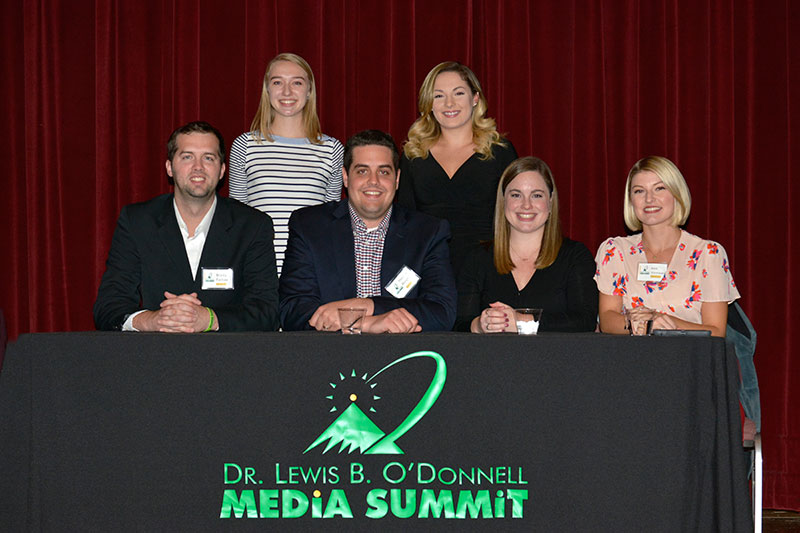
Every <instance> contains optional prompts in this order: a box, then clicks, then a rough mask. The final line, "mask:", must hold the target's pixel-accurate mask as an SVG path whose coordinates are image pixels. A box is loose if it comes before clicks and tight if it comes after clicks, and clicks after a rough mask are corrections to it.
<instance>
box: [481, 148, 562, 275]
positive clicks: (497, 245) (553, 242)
mask: <svg viewBox="0 0 800 533" xmlns="http://www.w3.org/2000/svg"><path fill="white" fill-rule="evenodd" d="M523 172H538V173H539V174H541V176H542V178H544V183H545V185H546V186H547V189H548V190H549V191H550V216H548V217H547V221H546V222H545V223H544V236H543V237H542V246H541V247H540V248H539V257H537V258H536V268H547V267H549V266H550V265H552V264H553V263H554V262H555V260H556V257H558V251H559V250H560V249H561V243H562V242H563V241H564V235H563V234H562V233H561V219H560V218H559V216H558V189H556V182H555V181H554V180H553V173H552V172H551V171H550V167H548V166H547V163H545V162H544V161H542V160H541V159H539V158H538V157H530V156H529V157H520V158H519V159H516V160H514V161H512V162H511V164H510V165H508V167H507V168H506V170H505V172H503V175H502V176H500V183H499V184H498V185H497V200H496V201H495V207H494V267H495V269H497V272H498V273H499V274H509V273H510V272H511V271H512V270H514V267H515V265H514V262H513V261H512V260H511V245H510V236H511V229H510V228H511V224H510V223H509V222H508V219H506V189H507V188H508V184H509V183H511V182H512V181H513V180H514V178H516V177H517V176H519V175H520V174H522V173H523Z"/></svg>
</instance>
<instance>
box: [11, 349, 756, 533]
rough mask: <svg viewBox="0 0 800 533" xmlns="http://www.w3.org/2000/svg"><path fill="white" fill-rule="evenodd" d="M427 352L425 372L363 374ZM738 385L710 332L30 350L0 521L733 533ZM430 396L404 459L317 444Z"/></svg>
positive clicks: (741, 509) (742, 486)
mask: <svg viewBox="0 0 800 533" xmlns="http://www.w3.org/2000/svg"><path fill="white" fill-rule="evenodd" d="M420 350H423V351H432V352H435V353H438V354H440V355H441V357H442V360H441V361H440V362H439V363H440V364H439V366H438V367H437V358H436V357H435V356H421V357H413V358H408V359H405V360H401V361H399V362H396V363H395V364H394V365H391V366H389V367H388V368H386V369H385V370H384V371H383V372H381V373H380V374H379V375H378V376H377V377H374V378H373V376H374V375H375V374H376V373H377V372H378V371H380V370H381V369H384V367H387V365H390V363H392V362H394V361H397V360H398V359H399V358H401V357H402V356H404V355H407V354H410V353H413V352H417V351H420ZM442 361H443V363H444V365H442ZM445 367H446V368H445ZM444 371H446V378H444V374H443V372H444ZM737 382H738V374H737V367H736V359H735V357H734V355H733V352H732V350H730V351H728V349H727V348H726V345H725V343H724V341H722V340H720V339H712V338H678V337H674V338H658V337H641V338H633V337H631V338H629V337H615V336H606V335H599V334H582V335H556V334H550V335H539V336H536V337H526V336H516V335H503V336H489V335H483V336H479V335H470V334H420V335H399V336H392V335H384V336H367V335H363V336H344V335H339V334H322V333H274V334H205V335H162V334H144V333H140V334H135V333H61V334H35V335H24V336H22V337H20V338H19V340H18V341H17V342H16V343H13V344H12V345H10V346H9V351H8V354H7V356H6V361H5V365H4V368H3V372H2V374H0V473H1V474H0V489H2V491H1V492H0V494H2V495H3V496H2V497H0V524H5V525H4V526H3V527H2V529H4V530H29V529H36V530H39V529H43V530H47V531H61V530H64V531H66V530H71V531H78V530H94V531H112V530H113V531H119V530H140V531H198V530H236V531H239V530H263V529H268V528H276V529H280V530H286V529H325V530H330V529H339V530H359V529H365V530H385V529H397V530H405V531H411V530H438V529H448V530H464V529H486V530H491V531H498V530H510V529H514V530H521V531H532V530H537V531H665V532H674V531H726V532H727V531H740V530H745V531H747V530H751V529H752V523H751V518H750V511H749V498H748V493H747V482H746V479H745V476H746V465H745V460H746V456H745V454H744V452H743V451H742V446H741V430H740V424H739V408H738V400H737V393H736V387H737ZM432 383H439V384H442V383H443V384H444V387H443V389H442V390H441V394H440V395H439V396H438V399H435V402H434V403H433V404H432V405H430V399H431V398H430V397H427V399H426V400H425V401H427V404H426V405H427V407H428V410H427V411H425V409H423V408H421V410H422V415H423V416H422V417H421V418H419V420H418V421H417V422H416V424H415V425H413V427H411V428H410V429H408V430H407V432H406V433H405V434H403V435H402V436H400V437H399V438H397V439H396V440H395V441H394V444H395V446H396V450H395V451H396V452H400V453H395V454H370V453H363V452H364V451H365V450H366V449H368V445H367V444H370V443H367V444H364V446H362V448H355V449H353V450H351V452H350V453H347V452H348V449H349V448H347V447H345V449H344V451H342V452H341V453H340V448H341V447H342V445H340V444H339V443H337V444H336V446H334V447H332V448H331V449H330V450H329V451H327V452H326V453H323V450H324V449H325V448H326V445H327V444H328V442H329V441H327V440H325V442H322V443H320V444H319V445H317V446H315V447H310V445H312V443H314V442H315V439H317V438H318V437H323V438H324V437H325V436H326V435H330V434H331V432H333V434H334V436H335V437H336V436H337V435H338V436H339V437H342V438H345V443H344V445H345V446H346V445H348V444H350V443H354V442H357V439H358V438H359V436H361V437H363V436H364V435H363V433H358V432H356V433H357V434H354V433H353V432H352V429H353V428H354V427H356V426H357V427H359V428H361V429H364V428H366V427H368V426H369V427H372V428H373V429H374V430H375V431H379V432H380V433H379V434H382V433H390V432H391V431H392V429H393V428H395V427H397V426H398V425H399V424H400V423H401V421H402V420H403V419H404V418H406V417H407V415H408V414H409V413H410V412H411V411H412V409H413V408H414V406H415V405H416V404H417V402H419V401H420V399H421V398H423V396H424V394H425V392H426V390H428V388H429V387H431V388H433V389H435V388H436V387H435V385H431V384H432ZM373 385H374V386H373ZM435 392H436V391H432V394H433V396H435ZM351 394H354V395H355V396H351ZM353 404H354V405H357V406H358V409H357V410H355V411H354V410H353V409H348V407H349V406H351V405H353ZM345 411H347V413H345ZM365 419H366V420H365ZM334 421H338V425H337V424H333V422H334ZM371 424H374V426H371ZM326 429H327V430H328V433H327V434H325V433H324V432H325V431H326ZM348 430H350V432H349V433H348ZM376 438H377V437H376ZM334 440H336V438H334ZM373 440H374V439H373ZM376 446H377V445H376ZM309 448H310V449H309ZM376 449H377V448H376ZM304 452H305V453H304ZM234 465H235V466H234ZM310 473H311V474H314V475H316V476H318V477H317V478H316V480H312V479H310V478H309V475H310ZM481 473H482V474H483V475H482V476H481ZM304 477H305V479H304ZM367 480H369V481H367ZM393 489H399V490H395V491H394V493H393V492H392V490H393ZM315 490H319V491H320V495H319V497H318V498H314V491H315ZM384 490H385V491H386V492H383V491H384ZM284 491H288V492H284ZM291 491H295V492H291ZM426 491H427V492H426ZM251 496H252V498H253V500H252V501H250V500H249V498H250V497H251ZM393 497H394V498H395V500H396V501H394V502H393V501H392V498H393ZM262 498H263V499H262ZM450 498H452V502H453V503H452V505H451V506H450V505H449V503H448V501H449V499H450ZM303 500H305V502H306V503H307V504H308V509H307V510H306V511H305V512H302V513H301V512H300V511H302V510H303V505H304V503H303ZM343 500H344V501H343ZM253 502H254V503H255V505H252V504H253ZM284 505H288V506H289V507H290V508H287V509H284V507H283V506H284ZM437 506H438V507H437ZM298 507H300V509H299V510H298V509H297V508H298ZM423 508H424V511H423ZM292 509H294V511H292ZM248 512H249V513H250V514H251V516H252V515H255V516H259V514H261V515H264V516H270V515H288V514H291V513H292V512H294V513H295V514H302V517H301V518H287V517H286V516H283V517H278V518H247V516H248ZM326 512H327V514H329V515H330V517H329V518H323V517H322V516H325V514H326ZM237 513H238V514H240V515H242V517H241V518H236V515H237ZM348 513H349V514H352V518H349V517H348ZM404 514H408V515H410V518H397V516H402V515H404ZM437 514H438V515H439V517H438V518H436V517H435V516H436V515H437ZM514 514H517V515H521V517H518V518H515V517H513V515H514ZM226 515H230V518H227V517H226V518H221V516H223V517H224V516H226ZM317 515H319V516H320V518H316V517H315V516H317ZM365 515H369V516H378V517H379V518H368V517H367V516H365ZM420 515H422V516H427V517H426V518H421V517H420ZM448 516H452V518H447V517H448ZM473 516H474V517H473Z"/></svg>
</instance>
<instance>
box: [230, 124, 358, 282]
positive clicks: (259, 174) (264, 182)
mask: <svg viewBox="0 0 800 533" xmlns="http://www.w3.org/2000/svg"><path fill="white" fill-rule="evenodd" d="M272 138H273V139H274V140H273V142H269V141H266V140H262V142H261V144H259V143H257V142H256V141H255V140H253V135H252V133H243V134H242V135H240V136H239V137H237V138H236V140H235V141H233V144H231V151H230V158H229V163H230V167H229V169H228V175H229V177H230V181H229V184H228V185H229V190H230V196H231V198H235V199H237V200H239V201H241V202H244V203H246V204H248V205H251V206H253V207H255V208H256V209H259V210H261V211H263V212H265V213H267V214H268V215H269V216H270V217H272V222H273V224H274V226H275V259H276V260H277V264H278V275H280V273H281V267H282V266H283V256H284V252H285V250H286V241H287V240H288V238H289V216H290V215H291V214H292V212H293V211H294V210H295V209H299V208H301V207H305V206H308V205H316V204H321V203H323V202H328V201H332V200H339V199H340V198H341V194H342V156H343V155H344V148H343V147H342V144H341V143H340V142H339V141H337V140H336V139H334V138H333V137H328V136H327V135H323V137H322V144H314V143H312V142H310V141H309V140H308V139H291V138H287V137H279V136H276V135H273V136H272Z"/></svg>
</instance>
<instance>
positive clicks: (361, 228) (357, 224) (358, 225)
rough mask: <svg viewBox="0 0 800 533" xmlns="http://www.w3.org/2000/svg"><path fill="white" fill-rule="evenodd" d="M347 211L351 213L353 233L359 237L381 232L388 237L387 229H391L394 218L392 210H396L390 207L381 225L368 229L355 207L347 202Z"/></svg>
mask: <svg viewBox="0 0 800 533" xmlns="http://www.w3.org/2000/svg"><path fill="white" fill-rule="evenodd" d="M347 209H348V211H350V222H351V223H352V226H353V233H355V234H357V235H366V234H368V233H372V232H373V231H379V232H380V233H382V234H383V235H386V229H387V228H388V227H389V220H390V219H391V218H392V209H394V206H391V205H390V206H389V210H388V211H386V214H385V215H383V218H382V219H381V221H380V223H379V224H378V225H377V226H375V227H374V228H368V227H367V225H366V224H365V223H364V221H363V220H362V219H361V217H360V216H358V213H356V210H355V209H353V206H352V205H350V202H347Z"/></svg>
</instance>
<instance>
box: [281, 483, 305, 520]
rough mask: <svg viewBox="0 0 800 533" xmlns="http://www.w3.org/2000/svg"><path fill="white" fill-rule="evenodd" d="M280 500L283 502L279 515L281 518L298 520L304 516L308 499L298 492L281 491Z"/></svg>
mask: <svg viewBox="0 0 800 533" xmlns="http://www.w3.org/2000/svg"><path fill="white" fill-rule="evenodd" d="M281 499H282V500H283V505H282V508H283V509H282V511H283V512H282V514H281V516H282V517H283V518H300V517H301V516H303V515H304V514H306V511H307V510H308V498H306V495H305V494H303V493H302V492H300V491H299V490H294V489H283V490H282V491H281ZM295 504H296V505H295Z"/></svg>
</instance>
